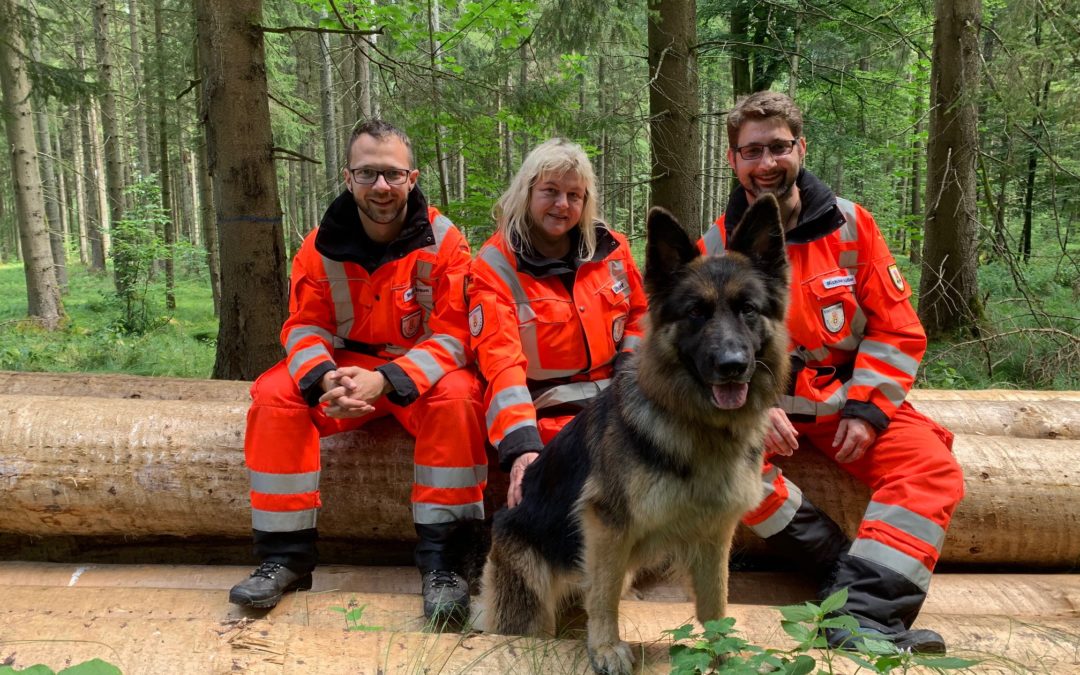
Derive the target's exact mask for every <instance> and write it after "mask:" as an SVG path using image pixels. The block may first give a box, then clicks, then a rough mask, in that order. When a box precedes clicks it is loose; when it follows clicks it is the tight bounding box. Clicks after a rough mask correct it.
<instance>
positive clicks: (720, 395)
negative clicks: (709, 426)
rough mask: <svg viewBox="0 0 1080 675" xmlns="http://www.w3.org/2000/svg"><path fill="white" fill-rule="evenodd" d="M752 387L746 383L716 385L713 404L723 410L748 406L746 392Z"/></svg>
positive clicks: (713, 392)
mask: <svg viewBox="0 0 1080 675" xmlns="http://www.w3.org/2000/svg"><path fill="white" fill-rule="evenodd" d="M749 390H750V386H749V385H748V384H747V383H745V382H733V383H731V384H714V385H713V388H712V398H713V403H715V404H716V407H717V408H720V409H721V410H734V409H735V408H741V407H743V406H744V405H746V392H747V391H749Z"/></svg>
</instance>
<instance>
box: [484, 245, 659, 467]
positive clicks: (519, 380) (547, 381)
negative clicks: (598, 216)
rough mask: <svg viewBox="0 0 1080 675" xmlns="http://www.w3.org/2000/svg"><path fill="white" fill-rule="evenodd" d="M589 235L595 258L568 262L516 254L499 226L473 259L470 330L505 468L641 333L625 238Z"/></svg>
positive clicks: (533, 446)
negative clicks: (593, 241) (592, 242)
mask: <svg viewBox="0 0 1080 675" xmlns="http://www.w3.org/2000/svg"><path fill="white" fill-rule="evenodd" d="M571 235H572V236H573V237H574V242H573V245H572V246H571V250H572V251H574V252H576V251H577V236H580V235H579V231H578V230H577V229H576V228H575V229H573V230H571ZM596 235H597V237H596V239H597V245H596V253H595V255H594V256H593V258H592V259H591V260H586V261H580V260H578V261H576V262H575V263H573V264H571V263H567V262H565V261H562V260H551V259H542V260H538V259H535V258H531V257H528V256H525V255H523V254H520V253H516V252H515V251H514V250H513V249H512V248H511V246H510V245H509V243H508V242H507V240H506V238H505V237H504V236H503V235H502V234H500V233H496V234H495V235H494V236H492V237H491V238H490V239H488V241H487V242H486V243H485V244H484V246H483V248H481V249H480V253H479V254H477V257H476V259H475V260H474V261H473V263H472V267H471V271H470V278H469V293H468V296H469V330H470V333H471V336H472V345H473V349H474V350H475V351H476V358H477V362H478V364H479V366H480V373H481V374H482V375H483V376H484V379H485V380H486V381H487V391H486V393H485V394H484V408H485V410H486V411H487V412H486V420H487V429H488V439H489V441H490V442H491V445H492V446H493V447H494V448H495V449H496V450H498V453H499V465H500V466H501V467H502V468H503V469H504V470H509V468H510V467H511V465H513V463H514V460H515V459H516V458H517V457H518V456H519V455H522V454H524V453H526V452H539V451H540V450H541V449H542V448H543V446H544V443H546V442H547V441H549V440H551V439H552V438H554V436H555V434H557V433H558V431H559V429H561V428H562V427H563V426H564V425H565V424H566V423H567V422H569V421H570V420H571V419H572V418H573V416H574V414H575V413H576V412H577V411H578V410H580V409H581V408H582V407H583V406H584V405H585V403H586V402H588V400H590V399H591V398H593V397H594V396H596V395H597V394H598V393H599V392H601V391H603V390H604V389H605V388H606V387H607V386H608V385H609V384H610V382H611V376H612V374H613V373H614V366H615V359H616V357H617V356H618V355H619V354H620V352H625V351H631V350H633V348H634V347H635V346H636V345H637V344H638V343H639V342H640V340H641V331H642V326H641V320H642V317H643V316H644V315H645V310H646V300H645V291H644V287H643V285H642V281H641V273H640V272H639V271H638V269H637V265H636V264H635V263H634V259H633V257H632V256H631V254H630V245H629V243H628V242H627V240H626V238H625V237H624V236H623V235H621V234H619V233H617V232H613V231H611V230H608V229H607V228H606V227H603V226H599V225H598V226H597V230H596ZM575 264H576V269H575V267H574V265H575Z"/></svg>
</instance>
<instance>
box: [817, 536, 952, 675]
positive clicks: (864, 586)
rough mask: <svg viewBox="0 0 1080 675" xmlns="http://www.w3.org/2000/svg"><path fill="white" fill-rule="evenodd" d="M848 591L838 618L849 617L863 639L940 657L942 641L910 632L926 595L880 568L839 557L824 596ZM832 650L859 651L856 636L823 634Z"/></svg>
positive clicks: (925, 632)
mask: <svg viewBox="0 0 1080 675" xmlns="http://www.w3.org/2000/svg"><path fill="white" fill-rule="evenodd" d="M841 588H847V589H848V599H847V602H846V603H844V606H843V607H841V608H840V609H839V610H838V612H837V613H838V614H849V615H851V616H852V617H853V618H854V619H855V620H856V621H858V622H859V632H860V633H865V634H866V636H867V637H871V638H873V639H877V640H883V641H886V642H891V643H893V644H894V645H896V647H897V648H898V649H901V650H906V651H911V652H914V653H917V654H944V653H945V640H944V638H942V637H941V635H939V634H938V633H937V632H935V631H932V630H928V629H912V628H911V624H912V623H914V621H915V617H917V616H918V614H919V609H921V608H922V604H923V601H924V600H926V591H925V590H923V589H922V588H920V587H919V586H918V585H916V584H915V583H914V582H913V581H911V580H910V579H908V578H907V577H905V576H903V575H902V574H900V573H899V572H896V571H894V570H892V569H890V568H888V567H885V566H884V565H881V564H879V563H877V562H874V561H872V560H868V559H866V558H860V557H858V556H853V555H850V554H848V553H844V554H842V555H841V556H840V560H839V561H838V562H837V566H836V572H835V576H834V580H833V584H832V586H831V588H829V589H827V590H828V593H829V594H831V593H834V592H836V591H838V590H840V589H841ZM825 638H826V640H828V643H829V646H830V647H832V648H834V649H852V650H853V649H859V648H860V642H861V640H860V637H859V635H855V636H852V634H851V633H850V632H849V631H847V630H843V629H835V628H834V629H829V630H826V632H825Z"/></svg>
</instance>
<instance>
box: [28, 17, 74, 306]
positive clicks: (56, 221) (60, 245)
mask: <svg viewBox="0 0 1080 675" xmlns="http://www.w3.org/2000/svg"><path fill="white" fill-rule="evenodd" d="M40 43H41V30H40V29H39V30H34V31H33V38H32V42H31V48H30V51H31V58H33V60H34V61H37V62H38V63H41V62H42V61H43V60H42V58H41V46H40ZM31 101H32V102H33V104H34V108H35V110H34V128H35V131H36V132H37V149H38V168H39V169H40V170H41V194H42V198H43V199H44V200H45V221H46V227H47V228H48V230H49V248H50V250H51V251H52V257H53V266H54V267H53V269H54V270H55V274H56V283H57V284H59V286H60V293H61V294H64V293H66V292H67V288H68V272H67V247H66V242H65V241H64V222H63V218H62V216H61V213H60V183H59V180H58V179H57V171H56V166H55V162H54V161H53V158H54V157H56V156H57V153H54V152H53V144H52V131H51V129H50V125H49V113H48V108H47V107H46V104H47V103H48V101H47V100H46V99H45V97H44V96H40V95H34V96H32V97H31Z"/></svg>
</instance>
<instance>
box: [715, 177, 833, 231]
mask: <svg viewBox="0 0 1080 675" xmlns="http://www.w3.org/2000/svg"><path fill="white" fill-rule="evenodd" d="M795 184H796V185H797V186H799V201H800V202H802V210H801V211H800V212H799V222H798V223H797V224H796V225H795V227H793V228H792V229H791V230H789V231H788V232H785V233H784V239H785V240H786V241H787V242H788V243H789V244H805V243H807V242H810V241H814V240H816V239H821V238H822V237H824V236H826V235H828V234H831V233H833V232H835V231H836V230H838V229H840V227H841V226H842V225H843V224H844V214H843V212H842V211H841V210H840V207H839V206H837V204H836V195H834V194H833V191H832V190H830V189H829V187H828V186H827V185H825V183H822V182H821V180H820V179H819V178H818V177H817V176H815V175H814V174H812V173H810V172H809V171H807V170H806V169H800V170H799V175H798V176H797V177H796V178H795ZM749 206H750V202H749V200H748V199H747V198H746V189H745V188H744V187H743V186H741V185H740V186H738V187H737V188H735V190H733V191H732V193H731V198H730V199H728V204H727V210H726V211H724V228H725V230H726V232H725V235H726V236H725V240H730V238H731V232H732V230H734V229H735V226H736V225H737V224H738V223H739V221H740V220H742V217H743V213H745V212H746V209H747V208H749Z"/></svg>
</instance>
